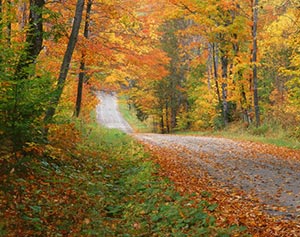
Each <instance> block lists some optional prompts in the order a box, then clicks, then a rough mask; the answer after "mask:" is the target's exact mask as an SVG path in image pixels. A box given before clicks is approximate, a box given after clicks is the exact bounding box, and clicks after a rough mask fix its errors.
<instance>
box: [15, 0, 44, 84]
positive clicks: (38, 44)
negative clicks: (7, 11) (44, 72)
mask: <svg viewBox="0 0 300 237" xmlns="http://www.w3.org/2000/svg"><path fill="white" fill-rule="evenodd" d="M44 5H45V1H44V0H30V12H29V28H28V31H27V35H26V46H25V50H24V51H25V52H24V53H23V54H22V56H21V58H20V60H19V62H18V65H17V67H16V71H15V77H16V78H17V79H26V78H27V77H28V75H29V72H28V70H27V68H28V67H29V66H30V65H31V64H32V63H34V62H35V60H36V58H37V57H38V55H39V53H40V52H41V50H42V47H43V14H42V13H43V7H44Z"/></svg>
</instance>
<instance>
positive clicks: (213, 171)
mask: <svg viewBox="0 0 300 237" xmlns="http://www.w3.org/2000/svg"><path fill="white" fill-rule="evenodd" d="M99 99H100V100H101V102H100V104H99V105H98V106H97V117H98V121H99V123H100V124H102V125H104V126H106V127H108V128H116V129H120V130H122V131H124V132H126V133H132V132H133V129H132V128H131V127H130V125H129V124H128V123H127V122H126V121H125V120H124V119H123V118H122V116H121V114H120V112H119V111H118V105H117V97H116V95H114V94H106V93H103V92H101V93H99ZM133 136H134V137H135V138H136V139H138V140H140V141H143V142H144V143H146V144H149V145H151V146H157V147H162V148H172V150H173V151H174V150H175V151H176V150H178V153H179V154H181V155H182V154H183V153H184V150H188V151H189V152H188V153H186V154H183V155H184V156H186V160H187V164H188V165H191V164H192V166H195V167H196V166H198V167H201V168H202V169H204V170H205V171H206V172H208V174H209V175H210V176H211V177H212V178H213V179H214V180H216V181H218V182H221V183H223V184H224V185H226V186H228V187H235V188H238V189H241V190H243V191H245V192H246V193H250V192H251V193H254V194H255V195H256V196H257V197H258V198H259V199H260V200H261V202H262V203H264V204H266V205H269V206H278V207H282V208H283V209H284V210H286V211H284V212H279V211H278V212H276V211H270V213H271V214H274V215H283V216H285V217H288V218H292V219H295V218H297V219H298V218H299V217H300V160H299V158H298V157H299V156H298V155H299V153H297V151H295V154H296V157H297V158H291V159H286V158H283V157H281V156H278V155H274V154H273V155H271V154H268V153H267V152H264V150H263V149H260V150H259V151H257V150H254V149H253V147H249V146H248V145H247V143H243V142H238V141H233V140H230V139H224V138H212V137H200V136H179V135H162V134H133ZM299 220H300V218H299Z"/></svg>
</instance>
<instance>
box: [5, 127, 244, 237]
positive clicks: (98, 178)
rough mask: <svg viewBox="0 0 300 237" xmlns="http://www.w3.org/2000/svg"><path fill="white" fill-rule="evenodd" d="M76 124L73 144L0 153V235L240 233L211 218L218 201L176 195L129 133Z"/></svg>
mask: <svg viewBox="0 0 300 237" xmlns="http://www.w3.org/2000/svg"><path fill="white" fill-rule="evenodd" d="M81 130H82V131H81V132H82V134H81V141H76V142H72V144H71V145H70V144H67V143H63V141H61V143H59V142H58V141H56V142H57V146H58V147H51V148H48V149H45V150H43V152H41V151H39V150H38V148H37V147H35V148H34V147H31V149H30V152H28V153H27V154H26V155H24V156H21V155H20V156H19V157H18V158H17V159H15V157H1V160H0V161H1V166H0V180H1V182H0V235H1V236H101V237H102V236H123V237H125V236H162V237H163V236H177V237H179V236H223V237H225V236H244V235H245V234H244V233H245V229H244V228H243V227H238V226H230V227H228V228H226V229H224V228H220V227H217V226H216V220H215V218H214V216H213V213H214V211H215V209H216V205H215V204H210V203H208V202H206V201H202V200H201V199H200V198H199V199H195V198H189V196H181V195H179V194H178V193H177V192H176V191H175V189H174V187H173V185H172V183H170V182H169V181H168V180H166V179H164V178H161V177H160V176H159V175H158V172H159V167H157V166H156V165H155V164H153V163H152V161H151V159H150V157H149V155H148V154H146V153H145V152H144V150H143V147H142V146H141V145H140V144H138V143H137V142H136V141H134V140H133V139H132V138H130V137H129V136H127V135H125V134H123V133H120V132H118V131H115V130H106V129H103V128H99V127H98V126H97V125H91V124H90V125H85V126H82V127H81ZM65 133H66V132H65ZM69 136H70V134H69ZM76 136H77V135H76ZM61 139H62V138H61ZM65 139H67V138H65ZM74 141H75V140H74ZM59 144H61V147H59ZM62 144H63V145H62ZM32 146H33V145H32ZM68 146H70V147H72V146H73V147H72V149H69V148H70V147H69V148H68Z"/></svg>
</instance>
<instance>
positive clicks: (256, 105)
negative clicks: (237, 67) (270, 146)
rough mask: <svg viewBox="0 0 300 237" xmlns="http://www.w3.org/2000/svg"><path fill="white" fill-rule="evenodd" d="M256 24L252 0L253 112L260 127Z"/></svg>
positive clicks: (256, 11)
mask: <svg viewBox="0 0 300 237" xmlns="http://www.w3.org/2000/svg"><path fill="white" fill-rule="evenodd" d="M257 22H258V0H253V26H252V38H253V51H252V64H253V97H254V111H255V119H256V127H259V126H260V111H259V97H258V78H257V65H256V63H257Z"/></svg>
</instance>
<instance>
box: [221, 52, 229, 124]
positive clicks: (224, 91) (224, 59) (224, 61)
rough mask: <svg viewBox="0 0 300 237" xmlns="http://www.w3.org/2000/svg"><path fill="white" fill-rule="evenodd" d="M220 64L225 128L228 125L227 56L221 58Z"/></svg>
mask: <svg viewBox="0 0 300 237" xmlns="http://www.w3.org/2000/svg"><path fill="white" fill-rule="evenodd" d="M221 62H222V78H223V80H224V82H222V104H223V111H222V112H223V121H224V125H225V126H227V124H228V114H229V111H228V102H227V83H226V80H227V77H228V58H227V56H224V55H223V56H222V57H221Z"/></svg>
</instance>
